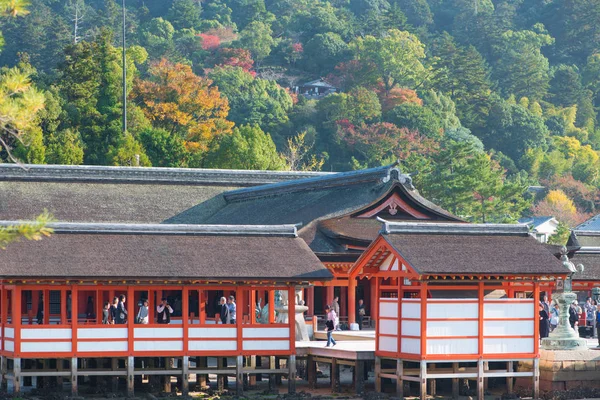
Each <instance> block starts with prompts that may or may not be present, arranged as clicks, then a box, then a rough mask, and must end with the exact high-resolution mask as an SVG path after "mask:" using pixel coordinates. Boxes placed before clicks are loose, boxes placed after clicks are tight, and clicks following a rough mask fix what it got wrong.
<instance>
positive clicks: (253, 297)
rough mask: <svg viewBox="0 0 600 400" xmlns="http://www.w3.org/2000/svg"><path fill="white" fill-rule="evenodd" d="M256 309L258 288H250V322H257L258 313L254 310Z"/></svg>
mask: <svg viewBox="0 0 600 400" xmlns="http://www.w3.org/2000/svg"><path fill="white" fill-rule="evenodd" d="M255 309H256V289H255V288H252V287H251V288H250V296H249V300H248V312H249V314H250V315H249V317H250V324H255V323H256V313H255V312H254V310H255Z"/></svg>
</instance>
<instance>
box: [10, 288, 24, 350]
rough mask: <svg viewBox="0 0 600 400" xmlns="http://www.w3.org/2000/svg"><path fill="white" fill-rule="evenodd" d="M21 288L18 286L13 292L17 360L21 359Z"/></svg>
mask: <svg viewBox="0 0 600 400" xmlns="http://www.w3.org/2000/svg"><path fill="white" fill-rule="evenodd" d="M21 296H22V291H21V288H20V287H19V286H17V285H15V286H14V289H13V290H12V301H13V303H12V315H13V318H12V321H13V328H14V329H15V331H14V336H13V337H14V347H15V350H14V355H15V358H19V357H21V325H22V319H21V318H22V309H21Z"/></svg>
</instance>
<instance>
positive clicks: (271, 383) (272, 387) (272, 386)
mask: <svg viewBox="0 0 600 400" xmlns="http://www.w3.org/2000/svg"><path fill="white" fill-rule="evenodd" d="M269 369H270V370H274V369H275V356H269ZM275 377H276V375H275V374H269V390H275V387H276V386H277V381H276V380H275Z"/></svg>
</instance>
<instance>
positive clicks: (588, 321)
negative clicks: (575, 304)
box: [583, 297, 596, 326]
mask: <svg viewBox="0 0 600 400" xmlns="http://www.w3.org/2000/svg"><path fill="white" fill-rule="evenodd" d="M583 310H584V311H585V326H594V314H595V312H596V309H595V308H594V306H593V305H592V298H591V297H588V298H587V299H586V300H585V304H584V305H583Z"/></svg>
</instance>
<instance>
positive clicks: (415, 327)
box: [402, 320, 421, 336]
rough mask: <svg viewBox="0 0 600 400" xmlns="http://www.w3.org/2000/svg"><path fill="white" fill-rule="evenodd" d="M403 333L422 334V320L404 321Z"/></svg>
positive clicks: (409, 334)
mask: <svg viewBox="0 0 600 400" xmlns="http://www.w3.org/2000/svg"><path fill="white" fill-rule="evenodd" d="M402 335H406V336H421V321H404V320H403V321H402Z"/></svg>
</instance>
